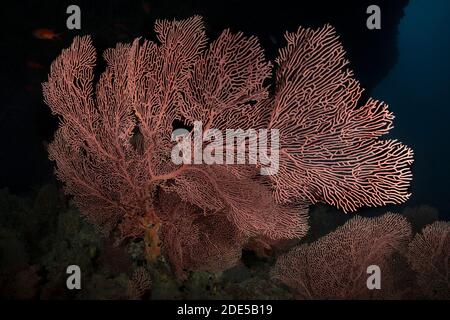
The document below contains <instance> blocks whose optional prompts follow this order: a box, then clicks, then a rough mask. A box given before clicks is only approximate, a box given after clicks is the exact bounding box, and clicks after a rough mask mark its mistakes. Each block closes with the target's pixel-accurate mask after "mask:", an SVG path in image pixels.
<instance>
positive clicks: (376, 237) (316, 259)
mask: <svg viewBox="0 0 450 320" xmlns="http://www.w3.org/2000/svg"><path fill="white" fill-rule="evenodd" d="M410 237H411V227H410V225H409V223H408V222H407V220H406V218H405V217H402V216H401V215H398V214H392V213H387V214H385V215H383V216H381V217H377V218H362V217H359V216H357V217H354V218H352V219H351V220H349V221H348V222H347V223H345V224H344V225H343V226H341V227H339V228H337V229H336V230H335V231H334V232H331V233H329V234H328V235H326V236H324V237H322V238H320V239H319V240H317V241H315V242H313V243H311V244H303V245H300V246H297V247H295V248H293V249H292V250H290V251H289V252H288V253H286V254H284V255H282V256H280V257H279V258H278V260H277V262H276V264H275V266H274V268H273V270H272V276H273V277H274V278H275V279H278V280H280V281H282V282H283V283H285V284H286V285H287V286H289V287H290V288H292V289H293V290H294V291H295V292H296V294H297V297H298V298H300V299H368V298H374V297H378V298H380V297H381V298H399V297H398V296H397V295H396V294H397V288H395V287H394V286H395V282H396V281H395V279H396V278H397V277H398V275H399V274H400V272H401V270H398V269H395V266H394V265H393V264H392V260H393V256H394V254H396V253H400V252H402V251H404V250H405V248H406V246H407V244H408V241H409V240H410ZM370 265H377V266H378V267H380V270H381V290H369V289H368V288H367V284H366V281H367V278H368V276H369V275H368V274H367V272H366V270H367V267H368V266H370ZM402 285H404V284H402Z"/></svg>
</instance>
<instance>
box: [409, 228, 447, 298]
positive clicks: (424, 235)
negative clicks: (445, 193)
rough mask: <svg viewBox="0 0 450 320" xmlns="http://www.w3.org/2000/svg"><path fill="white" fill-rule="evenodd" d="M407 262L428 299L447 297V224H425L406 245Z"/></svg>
mask: <svg viewBox="0 0 450 320" xmlns="http://www.w3.org/2000/svg"><path fill="white" fill-rule="evenodd" d="M407 258H408V261H409V263H410V265H411V268H412V269H413V270H414V271H415V272H416V273H417V283H418V285H419V286H420V288H421V289H422V291H423V293H424V294H425V296H426V297H428V298H429V299H449V298H450V223H449V222H445V221H436V222H434V223H432V224H430V225H428V226H426V227H425V228H424V229H423V230H422V232H421V233H418V234H417V235H416V236H415V237H414V239H413V240H412V241H411V243H410V244H409V248H408V254H407Z"/></svg>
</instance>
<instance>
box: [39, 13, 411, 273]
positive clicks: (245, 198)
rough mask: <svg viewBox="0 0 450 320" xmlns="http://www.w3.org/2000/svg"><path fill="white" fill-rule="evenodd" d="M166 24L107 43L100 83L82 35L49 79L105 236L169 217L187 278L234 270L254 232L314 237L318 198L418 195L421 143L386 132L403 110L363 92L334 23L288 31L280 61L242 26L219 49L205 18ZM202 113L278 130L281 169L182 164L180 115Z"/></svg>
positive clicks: (337, 201)
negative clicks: (177, 149)
mask: <svg viewBox="0 0 450 320" xmlns="http://www.w3.org/2000/svg"><path fill="white" fill-rule="evenodd" d="M155 31H156V36H157V40H158V42H152V41H149V40H145V39H136V40H135V41H134V42H133V43H129V44H118V45H117V46H116V47H115V48H111V49H107V50H106V51H105V52H104V54H103V57H104V59H105V60H106V63H107V67H106V70H105V71H104V72H103V73H102V74H101V75H100V78H99V80H98V82H97V83H96V84H94V66H95V63H96V51H95V48H94V46H93V44H92V41H91V38H90V37H89V36H84V37H76V38H75V39H74V41H73V43H72V45H71V46H70V47H69V48H67V49H65V50H63V51H62V53H61V55H60V56H59V57H58V58H56V60H55V61H54V62H53V63H52V66H51V70H50V74H49V77H48V81H47V82H46V83H44V84H43V92H44V97H45V102H46V103H47V104H48V106H49V107H50V108H51V110H52V112H53V113H54V114H56V115H58V116H59V118H60V123H59V129H58V130H57V132H56V134H55V138H54V141H53V142H52V143H51V144H50V145H49V154H50V158H51V159H52V160H54V161H55V163H56V173H57V176H58V178H59V179H60V180H61V181H63V182H64V184H65V190H66V192H67V193H68V194H69V195H71V196H73V199H74V201H75V203H76V204H77V206H78V208H79V209H80V211H81V212H82V213H83V214H84V215H85V217H86V218H87V219H88V220H89V221H90V222H92V223H93V224H94V225H96V226H97V227H98V228H99V229H100V230H102V231H103V232H104V233H112V234H113V235H114V236H115V237H116V238H117V239H119V240H126V239H130V238H134V237H143V236H144V234H145V233H146V230H148V228H149V226H155V225H158V226H161V227H160V228H159V229H158V230H159V236H160V238H161V240H162V247H163V252H165V253H166V255H167V256H168V257H169V260H170V261H171V263H172V265H173V266H174V270H176V273H177V274H179V275H180V276H182V275H183V272H184V270H196V269H207V270H213V271H216V270H220V269H224V268H229V267H230V266H233V265H234V264H235V263H236V262H237V261H238V260H239V259H240V255H241V249H242V246H243V245H245V243H247V242H248V241H249V239H250V238H255V237H259V238H263V239H267V241H277V240H281V239H292V238H301V237H303V236H304V235H305V234H306V233H307V231H308V206H309V205H310V204H314V203H318V202H323V203H327V204H330V205H333V206H336V207H338V208H340V209H342V210H343V211H345V212H349V211H355V210H357V209H358V208H360V207H363V206H382V205H386V204H393V203H402V202H404V201H406V200H407V199H408V197H409V195H410V194H409V193H408V187H409V184H410V181H411V179H412V176H411V168H410V167H411V164H412V162H413V151H412V150H411V149H410V148H408V147H406V146H405V145H403V144H402V143H401V142H399V141H397V140H390V139H380V138H381V137H382V136H383V135H385V134H387V133H388V132H389V130H390V129H391V128H392V121H393V118H394V116H393V115H392V113H391V112H390V111H389V110H388V107H387V105H386V104H384V103H383V102H379V101H375V100H373V99H369V100H368V101H361V100H362V99H361V95H362V92H363V89H362V88H361V86H360V84H359V82H358V81H357V80H356V79H354V77H353V73H352V72H351V71H350V70H349V69H348V68H347V64H348V61H347V60H346V59H345V51H344V49H343V47H342V45H341V43H340V41H339V39H338V36H337V35H336V33H335V30H334V29H333V28H332V27H331V26H329V25H325V26H324V27H322V28H318V29H310V28H302V27H300V28H298V30H297V31H294V32H289V33H286V35H285V38H286V42H287V44H286V46H285V47H283V48H281V49H280V51H279V54H278V58H277V59H276V60H275V63H274V64H272V63H271V62H269V61H267V60H266V58H265V57H264V52H263V49H262V48H261V46H260V44H259V42H258V40H257V38H256V37H254V36H247V35H244V34H243V33H241V32H232V31H230V30H225V31H223V32H222V34H221V35H220V36H219V37H218V38H217V39H215V40H213V41H212V42H210V44H209V45H208V41H207V38H206V35H205V31H204V25H203V22H202V18H201V17H199V16H194V17H191V18H188V19H185V20H181V21H175V20H173V21H168V20H159V21H157V22H156V24H155ZM274 65H275V67H274ZM273 72H274V74H275V77H274V79H273V83H272V86H273V87H272V88H270V87H269V86H268V83H269V82H270V81H269V80H270V78H271V76H272V73H273ZM196 121H200V122H201V123H202V124H203V129H202V130H205V131H206V130H208V129H211V128H214V129H218V130H221V131H223V132H225V131H226V130H227V129H234V130H236V129H242V130H249V129H254V130H259V129H267V130H278V132H279V168H278V171H277V173H276V174H273V175H268V176H263V175H261V174H260V172H259V169H260V168H261V166H262V163H260V162H259V161H256V162H255V163H250V162H247V163H245V164H205V163H201V164H196V163H190V164H186V163H182V164H175V163H173V161H171V151H172V148H173V146H174V144H175V142H174V141H173V139H172V132H173V129H174V127H173V126H174V123H183V126H184V127H185V128H191V127H192V126H193V124H194V122H196ZM202 143H203V144H205V145H204V147H206V146H207V145H208V144H210V143H212V141H202ZM243 143H248V140H244V142H243ZM233 146H234V147H235V148H238V147H240V146H239V145H238V144H237V142H235V144H234V145H233ZM233 146H232V147H233ZM229 147H230V146H228V148H229ZM245 156H246V157H248V156H249V155H248V154H245Z"/></svg>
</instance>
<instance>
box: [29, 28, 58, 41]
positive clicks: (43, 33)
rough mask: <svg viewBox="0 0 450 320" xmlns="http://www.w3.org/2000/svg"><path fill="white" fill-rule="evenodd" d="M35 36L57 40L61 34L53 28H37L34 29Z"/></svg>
mask: <svg viewBox="0 0 450 320" xmlns="http://www.w3.org/2000/svg"><path fill="white" fill-rule="evenodd" d="M33 36H34V37H35V38H37V39H41V40H55V39H60V36H61V34H60V33H56V32H55V31H54V30H52V29H45V28H44V29H36V30H34V31H33Z"/></svg>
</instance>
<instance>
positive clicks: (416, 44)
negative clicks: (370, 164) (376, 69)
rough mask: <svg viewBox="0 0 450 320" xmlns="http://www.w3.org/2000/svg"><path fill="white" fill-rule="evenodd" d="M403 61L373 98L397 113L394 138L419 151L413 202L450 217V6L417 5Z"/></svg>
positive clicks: (417, 0) (419, 0)
mask: <svg viewBox="0 0 450 320" xmlns="http://www.w3.org/2000/svg"><path fill="white" fill-rule="evenodd" d="M398 47H399V58H398V63H397V65H396V66H395V67H394V68H393V69H392V70H391V72H390V73H389V75H388V76H387V77H386V78H385V79H384V80H383V81H382V82H381V83H380V84H379V85H378V86H377V87H376V88H375V89H374V90H373V91H372V96H373V97H374V98H377V99H379V100H383V101H385V102H387V103H388V104H389V105H390V109H391V110H392V111H393V112H394V113H395V115H396V119H395V123H394V124H395V128H394V129H393V130H392V136H393V137H395V138H398V139H399V140H401V141H403V142H405V143H407V144H408V145H409V146H411V147H412V148H413V149H414V153H415V164H414V168H413V174H414V182H413V186H412V192H413V196H412V198H411V199H410V201H409V202H408V203H407V205H412V204H429V205H433V206H435V207H438V208H439V209H440V212H441V215H442V216H446V217H447V218H448V217H450V161H449V159H450V141H449V140H450V139H449V138H450V1H448V0H432V1H430V0H412V1H411V3H410V4H409V6H408V7H407V8H406V11H405V16H404V18H403V19H402V21H401V24H400V27H399V43H398Z"/></svg>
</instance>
